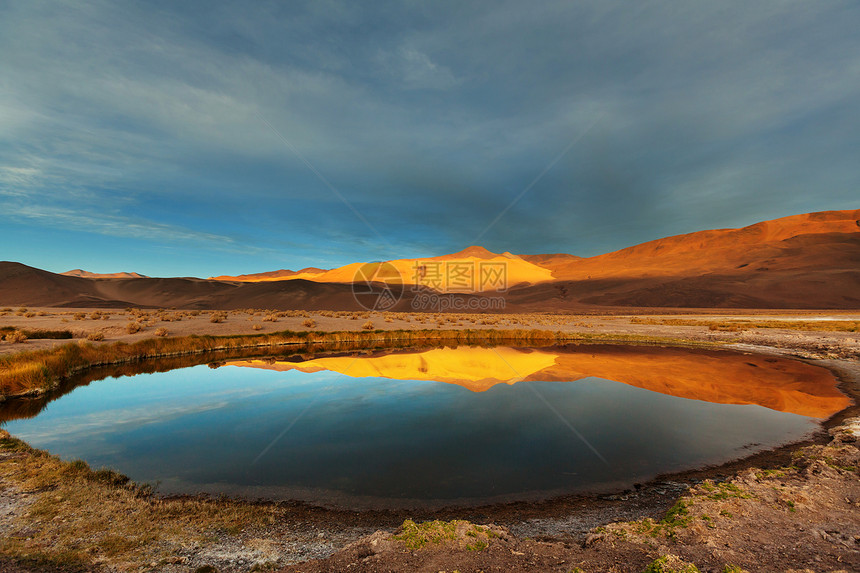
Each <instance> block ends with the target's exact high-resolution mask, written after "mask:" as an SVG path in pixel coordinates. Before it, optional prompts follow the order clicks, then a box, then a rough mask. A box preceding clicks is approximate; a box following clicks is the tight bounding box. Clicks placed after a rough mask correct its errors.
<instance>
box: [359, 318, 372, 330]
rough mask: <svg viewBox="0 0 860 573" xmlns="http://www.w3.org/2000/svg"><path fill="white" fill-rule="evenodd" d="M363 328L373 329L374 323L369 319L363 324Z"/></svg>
mask: <svg viewBox="0 0 860 573" xmlns="http://www.w3.org/2000/svg"><path fill="white" fill-rule="evenodd" d="M361 328H363V329H364V330H373V323H372V322H371V321H369V320H368V321H367V322H365V323H364V324H362V325H361Z"/></svg>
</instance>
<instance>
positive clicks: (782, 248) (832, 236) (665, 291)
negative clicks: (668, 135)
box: [0, 210, 860, 312]
mask: <svg viewBox="0 0 860 573" xmlns="http://www.w3.org/2000/svg"><path fill="white" fill-rule="evenodd" d="M69 274H74V275H80V276H69ZM127 274H132V273H117V274H116V275H97V276H95V275H92V273H86V271H81V270H80V269H78V270H75V271H69V272H68V273H64V274H63V275H58V274H54V273H50V272H47V271H42V270H39V269H35V268H32V267H27V266H26V265H22V264H20V263H13V262H0V304H4V305H30V306H66V307H74V306H78V307H124V306H140V307H181V308H198V309H206V308H224V309H231V308H248V307H256V308H275V309H306V310H319V309H331V310H361V309H362V307H361V305H359V304H358V302H357V301H356V300H355V299H354V297H353V295H352V290H353V281H355V280H356V278H364V279H367V280H372V281H375V282H378V283H387V284H389V285H391V287H392V289H393V291H394V294H395V297H396V298H399V303H398V304H397V305H396V306H395V307H393V308H391V309H390V310H401V311H404V310H405V311H408V310H412V309H413V307H412V301H413V300H415V298H416V297H418V296H421V295H423V294H426V293H435V294H438V293H442V294H441V296H443V297H445V296H448V295H446V294H445V293H449V294H450V295H453V296H457V297H460V299H461V300H465V301H468V300H471V299H474V300H476V301H479V300H480V299H482V298H484V297H498V296H504V299H505V310H506V311H508V312H532V311H574V312H579V311H583V310H587V309H589V308H604V307H607V306H609V307H665V308H806V309H858V308H860V210H852V211H827V212H822V213H810V214H806V215H797V216H793V217H785V218H782V219H776V220H773V221H766V222H762V223H757V224H755V225H751V226H749V227H744V228H743V229H722V230H713V231H701V232H698V233H691V234H687V235H678V236H674V237H667V238H664V239H658V240H655V241H649V242H647V243H643V244H641V245H636V246H634V247H629V248H626V249H622V250H620V251H616V252H613V253H607V254H604V255H599V256H595V257H589V258H580V257H576V256H574V255H566V254H549V255H513V254H511V253H507V252H505V253H493V252H490V251H488V250H487V249H484V248H483V247H479V246H472V247H469V248H467V249H465V250H463V251H460V252H459V253H452V254H449V255H442V256H438V257H430V258H427V259H398V260H394V261H388V262H387V264H380V263H352V264H349V265H345V266H343V267H339V268H336V269H330V270H324V269H319V268H306V269H301V270H300V271H289V270H280V271H272V272H269V273H258V274H255V275H241V276H222V277H217V278H215V279H208V280H204V279H195V278H149V277H142V276H141V277H131V278H123V277H125V276H126V275H127ZM474 308H487V306H486V305H483V306H482V305H480V304H476V305H475V307H474ZM425 310H427V311H432V310H434V309H433V308H426V309H425Z"/></svg>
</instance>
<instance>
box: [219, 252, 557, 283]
mask: <svg viewBox="0 0 860 573" xmlns="http://www.w3.org/2000/svg"><path fill="white" fill-rule="evenodd" d="M386 263H387V264H386V267H385V269H384V270H385V271H387V272H386V274H383V275H376V276H373V277H367V278H372V279H373V280H377V281H379V282H386V283H389V284H407V285H413V284H421V285H425V286H430V287H431V288H434V289H436V290H439V291H443V292H445V291H452V290H466V291H470V292H472V291H492V290H496V288H495V287H499V286H500V287H503V288H505V287H507V286H513V285H517V284H523V283H525V284H537V283H541V282H545V281H551V280H553V276H552V271H551V270H549V269H547V268H544V267H541V266H539V265H537V264H533V263H531V262H528V261H526V260H523V259H522V258H520V257H518V256H517V255H512V254H511V253H502V254H497V253H491V252H490V251H488V250H487V249H484V248H483V247H478V246H472V247H469V248H467V249H464V250H463V251H460V252H459V253H453V254H450V255H442V256H438V257H428V258H423V259H397V260H393V261H386ZM368 265H372V263H351V264H348V265H345V266H342V267H338V268H336V269H331V270H327V271H324V270H320V269H314V270H311V271H305V272H301V271H300V272H297V273H295V274H283V273H288V271H284V272H283V273H282V274H279V275H277V276H273V275H274V273H264V274H261V275H244V276H238V277H231V276H221V277H213V280H225V281H227V280H229V281H239V282H268V281H283V280H295V279H304V280H309V281H313V282H320V283H351V282H356V281H357V280H362V277H363V273H366V271H365V269H366V268H367V266H368ZM497 268H503V269H504V270H503V271H501V272H503V273H504V276H503V277H498V276H496V275H494V274H492V271H493V269H497ZM393 269H396V272H394V270H393ZM483 275H486V276H483ZM456 277H459V278H460V280H455V278H456ZM490 279H501V281H499V280H494V281H493V282H490ZM499 282H500V283H501V284H497V283H499Z"/></svg>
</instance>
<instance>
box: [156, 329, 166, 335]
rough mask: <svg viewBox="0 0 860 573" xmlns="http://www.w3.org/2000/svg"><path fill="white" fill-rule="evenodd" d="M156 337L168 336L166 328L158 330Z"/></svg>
mask: <svg viewBox="0 0 860 573" xmlns="http://www.w3.org/2000/svg"><path fill="white" fill-rule="evenodd" d="M155 336H167V329H166V328H158V329H156V331H155Z"/></svg>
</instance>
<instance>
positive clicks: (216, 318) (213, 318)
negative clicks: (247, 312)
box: [209, 312, 227, 324]
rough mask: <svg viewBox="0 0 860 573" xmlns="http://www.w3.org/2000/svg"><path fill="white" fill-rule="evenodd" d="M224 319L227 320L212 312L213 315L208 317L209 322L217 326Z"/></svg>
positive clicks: (218, 313) (221, 315)
mask: <svg viewBox="0 0 860 573" xmlns="http://www.w3.org/2000/svg"><path fill="white" fill-rule="evenodd" d="M226 318H227V317H226V316H224V315H223V314H221V313H220V312H213V313H212V314H211V315H210V316H209V322H213V323H215V324H217V323H219V322H224V320H225V319H226Z"/></svg>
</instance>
